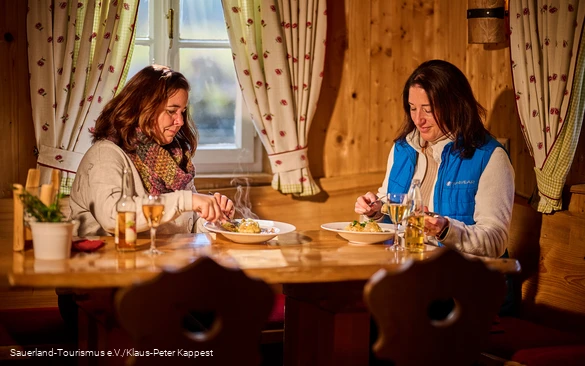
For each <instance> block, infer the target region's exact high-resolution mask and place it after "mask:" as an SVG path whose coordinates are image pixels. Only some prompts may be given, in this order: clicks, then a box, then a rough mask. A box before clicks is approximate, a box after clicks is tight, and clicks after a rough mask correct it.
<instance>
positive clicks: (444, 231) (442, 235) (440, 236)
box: [435, 220, 451, 241]
mask: <svg viewBox="0 0 585 366" xmlns="http://www.w3.org/2000/svg"><path fill="white" fill-rule="evenodd" d="M450 226H451V225H450V223H449V220H447V224H446V225H445V226H444V227H443V228H442V229H441V231H439V233H438V234H437V235H435V238H436V239H437V240H438V241H441V240H445V237H446V236H447V233H448V232H449V227H450Z"/></svg>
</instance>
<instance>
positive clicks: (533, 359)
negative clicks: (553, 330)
mask: <svg viewBox="0 0 585 366" xmlns="http://www.w3.org/2000/svg"><path fill="white" fill-rule="evenodd" d="M512 361H516V362H520V363H522V364H525V365H529V366H556V365H563V366H582V365H584V364H585V345H574V346H555V347H540V348H529V349H523V350H520V351H518V352H516V353H514V355H513V356H512Z"/></svg>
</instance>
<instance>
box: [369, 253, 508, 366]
mask: <svg viewBox="0 0 585 366" xmlns="http://www.w3.org/2000/svg"><path fill="white" fill-rule="evenodd" d="M438 250H440V252H439V253H438V255H437V256H434V257H432V258H430V259H428V260H423V261H413V262H410V263H408V264H406V265H405V266H404V268H403V270H402V271H400V272H399V273H394V274H389V273H387V272H386V271H385V270H380V271H378V272H376V273H375V274H374V275H373V276H372V278H371V279H370V280H369V281H368V283H367V284H366V286H365V289H364V299H365V302H366V305H367V307H368V308H369V310H370V312H371V313H372V316H373V318H374V320H375V322H376V324H377V326H378V331H379V336H378V339H377V341H376V343H375V344H374V345H373V351H374V353H375V354H376V356H377V357H379V358H380V359H384V360H392V361H393V362H394V363H395V365H397V366H404V365H451V366H453V365H471V364H473V363H474V362H475V361H476V360H477V359H478V358H479V356H480V352H481V351H482V350H484V347H486V342H487V340H488V336H489V332H490V327H491V325H492V322H493V320H494V318H495V316H496V314H497V312H498V309H499V307H500V305H501V304H502V302H503V299H504V296H505V291H506V285H505V280H504V277H503V275H502V274H500V273H498V272H494V271H491V270H489V269H488V268H487V267H486V266H485V265H484V264H483V263H482V262H481V261H480V260H478V259H474V260H472V259H466V258H465V257H463V256H462V255H461V254H460V253H458V252H455V251H452V250H448V249H438ZM450 299H453V301H454V303H455V305H454V307H453V308H452V311H451V312H450V313H448V315H447V316H446V317H444V318H443V319H433V316H432V315H431V313H432V309H433V307H434V305H436V304H438V303H439V302H442V303H445V302H446V301H447V300H450Z"/></svg>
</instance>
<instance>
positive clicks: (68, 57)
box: [27, 0, 139, 193]
mask: <svg viewBox="0 0 585 366" xmlns="http://www.w3.org/2000/svg"><path fill="white" fill-rule="evenodd" d="M138 2H139V0H124V1H118V0H113V1H105V0H102V1H99V0H97V1H96V0H83V1H81V0H79V1H78V0H63V1H57V0H34V1H29V4H28V6H29V11H28V15H27V37H28V63H29V71H30V90H31V92H30V93H31V103H32V109H33V122H34V125H35V136H36V140H37V148H38V158H37V163H38V165H39V166H40V167H41V181H42V182H46V181H48V180H49V179H50V172H51V168H56V169H59V170H61V171H63V172H64V173H65V174H62V192H63V193H69V190H70V187H71V183H72V182H73V178H74V177H75V172H76V171H77V166H78V165H79V162H80V160H81V158H82V157H83V154H84V153H85V152H86V151H87V149H88V148H89V147H90V146H91V134H90V132H91V131H92V129H93V127H94V125H95V120H96V119H97V117H98V115H99V113H100V112H101V110H102V108H103V106H104V105H105V103H107V102H108V101H109V100H110V99H111V98H112V97H113V96H114V94H115V93H116V90H117V88H118V85H121V84H122V83H123V81H124V79H125V77H126V71H127V68H128V66H129V63H130V58H131V50H132V43H133V37H134V23H135V21H136V15H137V12H138Z"/></svg>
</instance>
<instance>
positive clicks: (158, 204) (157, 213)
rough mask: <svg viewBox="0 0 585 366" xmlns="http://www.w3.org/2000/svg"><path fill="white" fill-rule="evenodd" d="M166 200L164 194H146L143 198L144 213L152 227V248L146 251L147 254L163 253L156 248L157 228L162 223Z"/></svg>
mask: <svg viewBox="0 0 585 366" xmlns="http://www.w3.org/2000/svg"><path fill="white" fill-rule="evenodd" d="M164 208H165V205H164V200H163V197H162V196H156V195H145V196H144V197H143V198H142V213H144V217H146V222H147V223H148V226H149V227H150V249H148V250H147V251H146V254H147V255H159V254H163V252H162V251H160V250H158V249H156V244H155V242H156V229H157V228H158V226H159V225H160V221H161V219H162V216H163V213H164Z"/></svg>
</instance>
